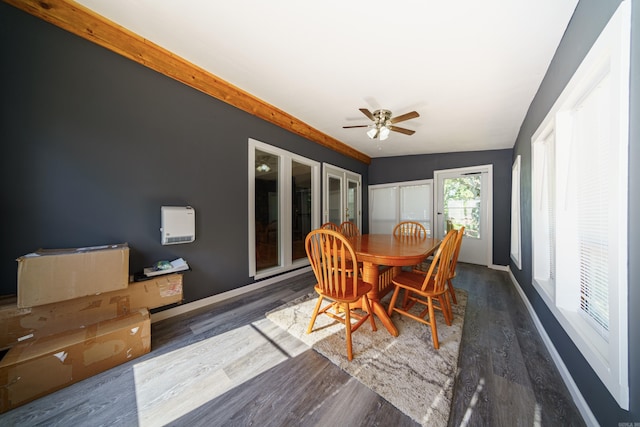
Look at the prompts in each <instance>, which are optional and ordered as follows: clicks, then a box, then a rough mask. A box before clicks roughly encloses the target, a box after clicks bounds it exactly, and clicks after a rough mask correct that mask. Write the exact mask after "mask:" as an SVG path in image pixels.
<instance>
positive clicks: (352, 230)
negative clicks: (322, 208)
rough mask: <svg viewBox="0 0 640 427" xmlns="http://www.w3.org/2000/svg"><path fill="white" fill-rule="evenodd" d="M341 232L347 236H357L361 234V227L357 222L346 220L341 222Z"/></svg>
mask: <svg viewBox="0 0 640 427" xmlns="http://www.w3.org/2000/svg"><path fill="white" fill-rule="evenodd" d="M340 232H341V233H342V234H343V235H345V236H347V237H355V236H359V235H360V229H359V228H358V226H357V225H356V223H355V222H352V221H345V222H343V223H342V224H340Z"/></svg>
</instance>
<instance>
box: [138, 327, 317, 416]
mask: <svg viewBox="0 0 640 427" xmlns="http://www.w3.org/2000/svg"><path fill="white" fill-rule="evenodd" d="M308 348H309V347H307V346H306V345H304V344H302V343H301V342H300V341H298V340H295V339H293V338H292V337H291V335H289V334H288V333H286V332H283V331H282V330H280V329H279V328H278V327H277V326H275V325H273V324H272V323H271V322H270V321H268V320H266V319H263V320H261V321H258V322H254V323H253V324H252V325H247V326H243V327H240V328H237V329H234V330H232V331H229V332H226V333H224V334H220V335H217V336H214V337H211V338H208V339H205V340H202V341H199V342H196V343H194V344H191V345H189V346H187V347H184V348H181V349H178V350H175V351H172V352H170V353H167V354H163V355H161V356H157V357H154V358H152V359H149V360H145V361H144V362H141V363H137V364H135V365H134V368H133V373H134V382H135V389H136V401H137V406H138V422H139V425H140V426H141V427H150V426H163V425H166V424H167V423H170V422H172V421H175V420H177V419H178V418H180V417H181V416H183V415H185V414H187V413H189V412H190V411H192V410H194V409H196V408H198V407H200V406H202V405H203V404H205V403H206V402H208V401H210V400H212V399H214V398H216V397H218V396H220V395H222V394H224V393H225V392H227V391H229V390H231V389H232V388H234V387H236V386H238V385H240V384H242V383H244V382H246V381H248V380H250V379H251V378H253V377H255V376H257V375H259V374H261V373H262V372H265V371H267V370H268V369H270V368H272V367H274V366H276V365H278V364H279V363H282V362H283V361H285V360H287V359H288V358H290V357H295V356H296V355H298V354H300V353H302V352H303V351H305V350H308Z"/></svg>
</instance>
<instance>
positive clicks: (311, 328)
mask: <svg viewBox="0 0 640 427" xmlns="http://www.w3.org/2000/svg"><path fill="white" fill-rule="evenodd" d="M320 304H322V295H320V296H319V297H318V301H317V302H316V307H315V308H314V309H313V314H312V315H311V322H309V327H308V328H307V333H308V334H310V333H311V331H312V330H313V324H314V323H316V317H318V311H319V310H320Z"/></svg>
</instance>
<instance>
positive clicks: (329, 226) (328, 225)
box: [320, 222, 340, 233]
mask: <svg viewBox="0 0 640 427" xmlns="http://www.w3.org/2000/svg"><path fill="white" fill-rule="evenodd" d="M320 228H323V229H325V230H333V231H337V232H338V233H339V232H340V226H339V225H337V224H334V223H333V222H325V223H324V224H322V225H321V226H320Z"/></svg>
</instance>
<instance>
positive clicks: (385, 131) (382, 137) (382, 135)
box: [380, 126, 390, 141]
mask: <svg viewBox="0 0 640 427" xmlns="http://www.w3.org/2000/svg"><path fill="white" fill-rule="evenodd" d="M389 132H390V130H389V128H388V127H386V126H382V127H381V128H380V141H384V140H385V139H387V138H389Z"/></svg>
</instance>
